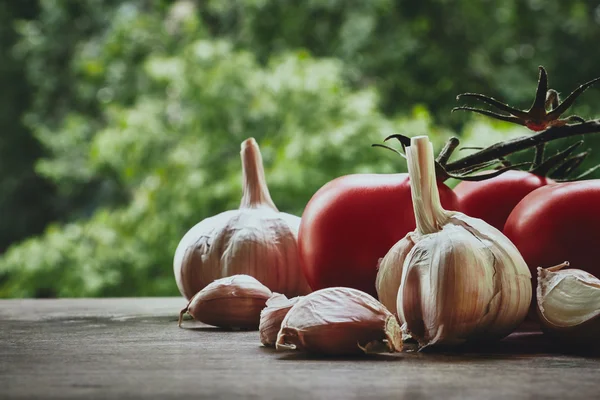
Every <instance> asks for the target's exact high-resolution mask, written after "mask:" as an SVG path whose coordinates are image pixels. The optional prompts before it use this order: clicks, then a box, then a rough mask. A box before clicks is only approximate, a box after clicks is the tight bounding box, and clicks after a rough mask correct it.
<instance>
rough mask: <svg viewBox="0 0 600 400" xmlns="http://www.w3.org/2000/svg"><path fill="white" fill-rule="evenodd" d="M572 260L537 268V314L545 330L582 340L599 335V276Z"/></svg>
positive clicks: (591, 338) (593, 340)
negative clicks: (573, 264)
mask: <svg viewBox="0 0 600 400" xmlns="http://www.w3.org/2000/svg"><path fill="white" fill-rule="evenodd" d="M568 265H569V263H568V262H565V263H563V264H560V265H557V266H554V267H550V268H546V269H543V268H538V286H537V303H538V315H539V316H540V322H541V323H542V326H543V327H544V330H545V331H546V332H548V333H550V334H553V335H555V336H559V337H563V338H571V339H574V340H575V341H576V343H575V344H577V342H580V343H582V344H583V343H586V342H593V343H594V344H597V342H598V338H599V337H600V279H598V278H596V277H595V276H594V275H592V274H590V273H588V272H585V271H582V270H579V269H567V270H562V268H563V267H566V266H568Z"/></svg>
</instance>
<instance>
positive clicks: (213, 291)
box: [179, 275, 273, 329]
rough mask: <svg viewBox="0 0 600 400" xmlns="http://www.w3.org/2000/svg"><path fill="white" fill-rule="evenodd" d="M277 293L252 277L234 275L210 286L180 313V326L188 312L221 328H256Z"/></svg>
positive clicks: (206, 322) (196, 318)
mask: <svg viewBox="0 0 600 400" xmlns="http://www.w3.org/2000/svg"><path fill="white" fill-rule="evenodd" d="M272 294H273V293H271V291H270V290H269V288H267V287H266V286H265V285H263V284H262V283H260V282H259V281H258V280H256V279H255V278H253V277H251V276H248V275H234V276H230V277H226V278H222V279H217V280H216V281H214V282H212V283H210V284H209V285H207V286H206V287H205V288H204V289H202V290H201V291H199V292H198V293H197V294H196V295H195V296H194V297H192V299H191V300H190V302H189V303H188V305H187V307H186V308H184V309H183V310H181V312H180V314H179V326H181V321H182V319H183V315H184V314H185V313H186V312H187V313H189V314H190V315H191V316H192V317H193V318H194V319H195V320H197V321H200V322H203V323H205V324H208V325H214V326H218V327H221V328H239V329H256V328H258V325H259V322H260V312H261V311H262V309H263V308H264V307H265V306H266V303H267V300H268V299H269V298H270V297H271V295H272Z"/></svg>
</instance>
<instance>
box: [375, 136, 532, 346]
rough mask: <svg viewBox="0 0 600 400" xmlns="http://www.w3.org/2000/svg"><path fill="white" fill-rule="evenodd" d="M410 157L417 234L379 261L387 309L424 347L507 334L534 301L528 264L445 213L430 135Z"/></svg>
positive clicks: (477, 226)
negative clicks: (436, 175) (438, 185)
mask: <svg viewBox="0 0 600 400" xmlns="http://www.w3.org/2000/svg"><path fill="white" fill-rule="evenodd" d="M407 158H408V171H409V174H410V179H411V182H410V185H411V192H412V199H413V208H414V212H415V219H416V223H417V229H416V230H415V231H414V232H412V233H409V234H408V235H407V236H406V237H405V238H404V239H402V240H400V241H399V242H398V243H396V244H395V245H394V246H393V247H392V249H390V251H389V252H388V254H386V256H385V257H384V258H383V260H381V263H380V266H379V271H378V275H379V276H378V279H377V292H378V293H379V294H380V298H381V299H382V302H383V304H384V305H385V306H386V307H388V308H390V309H392V310H395V311H396V312H397V315H398V319H399V321H400V323H402V324H403V329H404V330H405V331H406V333H408V334H410V335H411V336H412V337H413V338H414V339H416V340H417V341H418V342H419V345H420V346H430V345H434V344H445V345H454V344H460V343H463V342H465V341H467V340H490V339H499V338H502V337H504V336H506V335H508V334H509V333H511V332H512V331H513V330H514V329H515V328H516V327H517V326H518V325H519V324H520V323H521V321H522V320H523V319H524V318H525V315H526V314H527V310H528V307H529V304H530V302H531V292H532V290H531V274H530V272H529V270H528V268H527V264H526V263H525V261H524V260H523V257H521V255H520V253H519V252H518V250H517V249H516V247H515V246H514V245H513V244H512V243H511V242H510V240H508V239H507V238H506V236H504V235H503V234H502V233H501V232H500V231H498V230H497V229H496V228H494V227H492V226H491V225H488V224H487V223H486V222H484V221H482V220H480V219H476V218H472V217H469V216H466V215H464V214H462V213H460V212H456V211H446V210H444V209H443V208H442V206H441V204H440V199H439V194H438V189H437V186H436V178H435V164H434V158H433V148H432V145H431V143H430V142H429V140H428V138H427V137H426V136H420V137H414V138H412V139H411V145H410V146H409V147H407ZM396 290H397V294H396V298H395V304H396V307H394V306H393V303H394V301H393V300H394V299H393V298H394V292H396Z"/></svg>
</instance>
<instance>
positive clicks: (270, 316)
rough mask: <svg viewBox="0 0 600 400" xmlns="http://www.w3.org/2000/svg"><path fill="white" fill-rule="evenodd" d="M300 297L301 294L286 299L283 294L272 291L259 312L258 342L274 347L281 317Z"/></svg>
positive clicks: (282, 317)
mask: <svg viewBox="0 0 600 400" xmlns="http://www.w3.org/2000/svg"><path fill="white" fill-rule="evenodd" d="M301 298H302V297H301V296H298V297H293V298H291V299H288V298H287V297H285V295H283V294H280V293H273V296H271V298H270V299H269V300H267V306H266V307H265V308H263V310H262V311H261V313H260V325H259V327H258V331H259V334H260V342H261V343H262V344H263V345H264V346H268V347H275V342H276V341H277V334H278V333H279V329H281V323H282V322H283V319H284V318H285V316H286V315H287V313H288V311H290V309H291V308H292V307H293V306H294V304H296V303H297V302H298V300H300V299H301Z"/></svg>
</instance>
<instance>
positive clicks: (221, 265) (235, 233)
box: [173, 138, 310, 299]
mask: <svg viewBox="0 0 600 400" xmlns="http://www.w3.org/2000/svg"><path fill="white" fill-rule="evenodd" d="M241 147H242V149H241V158H242V165H243V196H242V201H241V204H240V208H239V209H238V210H231V211H225V212H223V213H221V214H218V215H216V216H214V217H210V218H206V219H205V220H203V221H201V222H200V223H198V224H197V225H196V226H194V227H193V228H192V229H190V230H189V231H188V232H187V233H186V234H185V236H184V237H183V238H182V239H181V242H180V243H179V245H178V246H177V250H176V251H175V257H174V260H173V269H174V272H175V279H176V281H177V287H178V288H179V291H180V292H181V294H182V295H183V296H184V297H186V298H187V299H190V298H191V297H192V296H194V295H195V294H196V293H197V292H199V291H200V290H202V288H204V287H205V286H206V285H208V284H209V283H211V282H212V281H214V280H216V279H219V278H223V277H227V276H232V275H236V274H246V275H250V276H253V277H254V278H256V279H258V280H259V281H260V282H261V283H262V284H264V285H266V286H267V287H268V288H269V289H271V290H273V291H275V292H278V293H283V294H285V295H286V296H289V297H293V296H297V295H303V294H306V293H309V292H310V288H309V286H308V283H307V282H306V279H305V277H304V275H303V273H302V270H301V269H300V261H299V258H298V247H297V237H298V228H299V227H300V218H299V217H296V216H294V215H291V214H286V213H283V212H279V211H278V210H277V207H276V206H275V204H274V203H273V200H272V199H271V195H270V194H269V189H268V187H267V184H266V180H265V174H264V169H263V164H262V157H261V154H260V150H259V148H258V144H257V143H256V141H255V140H254V139H253V138H250V139H247V140H245V141H244V142H243V143H242V146H241Z"/></svg>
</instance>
